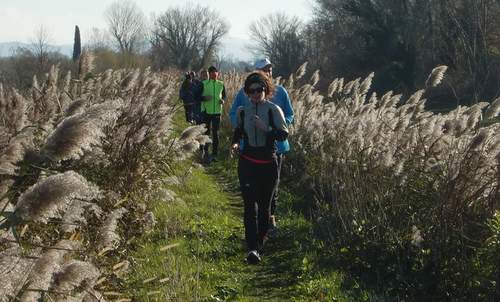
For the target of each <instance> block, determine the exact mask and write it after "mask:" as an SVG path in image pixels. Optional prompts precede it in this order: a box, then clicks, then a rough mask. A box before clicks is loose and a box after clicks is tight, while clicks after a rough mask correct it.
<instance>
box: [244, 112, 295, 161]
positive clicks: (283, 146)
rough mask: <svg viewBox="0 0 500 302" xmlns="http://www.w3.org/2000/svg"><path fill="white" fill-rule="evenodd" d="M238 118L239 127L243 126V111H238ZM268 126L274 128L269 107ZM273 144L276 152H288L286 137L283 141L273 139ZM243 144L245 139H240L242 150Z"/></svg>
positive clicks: (288, 146)
mask: <svg viewBox="0 0 500 302" xmlns="http://www.w3.org/2000/svg"><path fill="white" fill-rule="evenodd" d="M240 119H241V127H242V128H243V125H244V120H245V111H243V110H241V112H240ZM269 126H271V127H272V128H273V129H274V128H276V127H275V126H274V120H273V111H272V110H271V109H269ZM274 145H275V146H276V153H278V154H285V153H288V152H290V143H289V142H288V139H285V140H284V141H277V140H275V141H274ZM244 146H245V140H244V139H241V140H240V150H243V148H244Z"/></svg>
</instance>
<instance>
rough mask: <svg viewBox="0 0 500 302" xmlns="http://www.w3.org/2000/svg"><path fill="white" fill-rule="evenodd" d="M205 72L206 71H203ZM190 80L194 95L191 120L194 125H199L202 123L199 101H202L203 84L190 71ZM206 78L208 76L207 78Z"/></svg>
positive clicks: (194, 73)
mask: <svg viewBox="0 0 500 302" xmlns="http://www.w3.org/2000/svg"><path fill="white" fill-rule="evenodd" d="M205 72H206V71H205ZM190 74H191V78H192V84H191V85H192V90H193V94H194V104H193V107H192V110H193V120H194V123H195V124H196V125H199V124H201V123H203V120H202V116H201V101H202V96H201V94H202V93H203V83H202V81H200V80H199V79H198V78H197V77H196V72H194V71H191V72H190ZM207 78H208V76H207Z"/></svg>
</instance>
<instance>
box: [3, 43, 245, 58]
mask: <svg viewBox="0 0 500 302" xmlns="http://www.w3.org/2000/svg"><path fill="white" fill-rule="evenodd" d="M249 43H250V41H248V40H245V39H241V38H234V37H227V38H224V39H223V41H222V47H221V51H222V55H223V56H224V57H227V58H231V59H233V60H235V61H245V62H251V61H253V59H252V57H253V56H252V53H251V51H250V50H249V49H248V44H249ZM20 46H21V47H28V46H29V44H28V43H23V42H15V41H14V42H0V57H9V56H11V55H12V51H13V50H14V49H16V48H17V47H20ZM52 48H53V49H55V50H58V51H59V52H60V53H62V54H64V55H66V56H68V57H71V56H72V55H73V45H72V44H64V45H52Z"/></svg>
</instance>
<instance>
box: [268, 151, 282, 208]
mask: <svg viewBox="0 0 500 302" xmlns="http://www.w3.org/2000/svg"><path fill="white" fill-rule="evenodd" d="M276 155H277V157H278V168H277V170H278V178H277V179H276V187H275V188H274V191H273V197H272V198H271V215H274V213H276V204H277V203H278V189H279V185H280V178H281V165H282V163H283V158H284V157H285V156H284V155H283V154H276Z"/></svg>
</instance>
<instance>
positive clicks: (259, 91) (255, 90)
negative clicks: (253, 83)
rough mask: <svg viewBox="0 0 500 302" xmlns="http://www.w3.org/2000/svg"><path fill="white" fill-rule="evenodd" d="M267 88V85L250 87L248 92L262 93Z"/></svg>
mask: <svg viewBox="0 0 500 302" xmlns="http://www.w3.org/2000/svg"><path fill="white" fill-rule="evenodd" d="M265 90H266V88H265V87H262V86H259V87H255V88H248V94H254V93H256V92H258V93H262V92H264V91H265Z"/></svg>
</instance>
